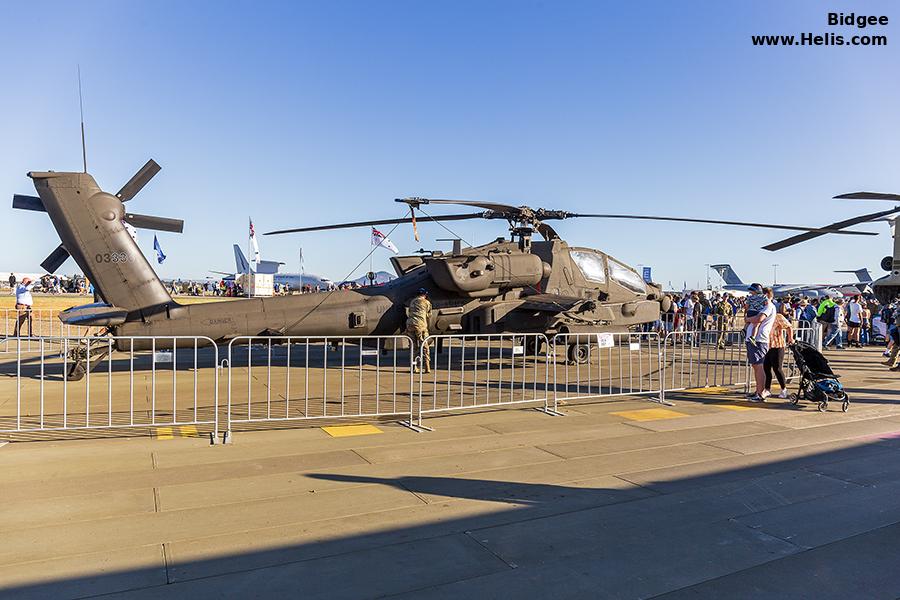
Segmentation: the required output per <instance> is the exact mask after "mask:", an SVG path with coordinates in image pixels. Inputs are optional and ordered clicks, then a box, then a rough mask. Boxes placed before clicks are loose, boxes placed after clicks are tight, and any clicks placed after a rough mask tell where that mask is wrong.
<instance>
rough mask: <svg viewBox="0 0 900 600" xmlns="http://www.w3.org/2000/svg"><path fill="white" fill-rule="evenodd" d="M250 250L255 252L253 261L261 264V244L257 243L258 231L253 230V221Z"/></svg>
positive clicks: (251, 221) (251, 220) (251, 224)
mask: <svg viewBox="0 0 900 600" xmlns="http://www.w3.org/2000/svg"><path fill="white" fill-rule="evenodd" d="M250 248H251V249H252V250H253V261H254V262H257V263H258V262H259V243H257V241H256V231H254V229H253V219H250Z"/></svg>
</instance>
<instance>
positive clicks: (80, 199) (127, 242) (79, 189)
mask: <svg viewBox="0 0 900 600" xmlns="http://www.w3.org/2000/svg"><path fill="white" fill-rule="evenodd" d="M151 162H152V161H151ZM148 164H150V163H148ZM153 164H154V165H155V163H153ZM28 176H29V177H31V179H32V180H33V181H34V187H35V189H36V190H37V192H38V195H39V196H40V198H39V199H37V198H32V199H31V200H28V201H27V203H28V204H29V206H27V207H26V206H25V203H26V201H25V200H22V197H19V199H18V200H17V199H15V198H14V200H13V206H14V207H17V208H28V209H30V210H43V211H45V212H46V213H47V214H48V216H49V217H50V220H51V221H52V222H53V227H54V228H55V229H56V232H57V233H58V234H59V238H60V241H61V242H62V243H61V244H60V246H59V247H58V248H56V249H55V250H54V251H53V253H51V255H50V256H48V257H47V259H46V260H45V261H44V263H43V266H44V267H45V268H46V269H47V270H48V271H51V272H52V271H53V270H55V269H56V268H58V267H59V266H60V265H61V264H62V262H63V261H65V260H66V258H68V257H69V256H71V257H72V258H73V259H74V260H75V262H76V263H77V264H78V266H79V267H80V268H81V270H82V271H83V272H84V274H85V275H86V276H87V277H88V278H89V279H90V281H91V283H93V284H94V289H96V290H97V293H98V294H99V295H100V297H101V298H102V299H103V300H104V301H105V302H107V303H109V304H112V305H114V306H117V307H119V308H124V309H127V310H128V311H137V310H141V309H149V308H153V307H157V306H162V305H167V304H169V303H171V302H172V298H171V296H169V293H168V292H167V291H166V289H165V287H164V286H163V284H162V282H161V281H160V280H159V277H157V275H156V273H155V272H154V271H153V268H152V267H151V266H150V263H149V262H147V259H146V258H145V257H144V255H143V253H142V252H141V251H140V249H139V248H138V246H137V244H136V243H135V241H134V239H133V238H132V237H131V235H130V234H129V233H128V230H127V229H126V228H125V222H128V223H130V224H131V225H133V226H135V227H140V228H144V229H155V230H160V231H177V232H180V231H181V229H182V227H183V223H182V222H181V221H179V220H175V219H164V218H160V217H151V216H147V215H138V214H134V213H126V211H125V206H124V205H123V203H122V200H120V198H119V197H117V196H114V195H113V194H109V193H106V192H104V191H103V190H101V189H100V187H99V186H98V185H97V183H96V181H94V178H93V177H91V176H90V175H89V174H87V173H56V172H52V171H50V172H32V173H29V174H28ZM148 180H149V178H147V177H145V178H144V180H143V181H142V182H141V183H140V185H139V186H138V187H137V189H135V190H134V193H132V194H130V195H129V196H128V197H127V198H126V199H130V198H131V197H133V196H134V194H136V193H137V191H138V190H139V189H140V187H143V185H144V184H146V181H148ZM17 204H18V205H17Z"/></svg>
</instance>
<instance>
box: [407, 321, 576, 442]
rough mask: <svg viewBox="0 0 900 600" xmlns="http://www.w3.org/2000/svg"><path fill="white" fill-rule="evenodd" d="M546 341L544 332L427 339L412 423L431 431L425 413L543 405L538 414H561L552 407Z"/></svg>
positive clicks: (424, 345) (421, 360)
mask: <svg viewBox="0 0 900 600" xmlns="http://www.w3.org/2000/svg"><path fill="white" fill-rule="evenodd" d="M547 342H548V340H547V336H545V335H544V334H541V333H526V334H472V335H432V336H429V337H428V338H426V339H425V341H424V343H423V344H422V346H421V348H420V349H419V356H418V358H417V361H418V364H417V367H422V368H421V370H420V377H419V381H418V386H419V389H418V398H417V405H416V409H415V412H414V413H413V414H410V423H411V424H412V425H414V426H415V427H416V428H421V429H424V430H430V428H429V427H426V426H425V425H423V423H422V418H423V415H427V414H434V413H440V412H452V411H459V410H467V409H469V410H472V409H481V408H491V407H498V406H511V405H520V404H541V406H539V407H538V408H539V410H541V411H543V412H545V413H547V414H550V415H554V416H560V413H558V412H556V411H555V410H554V409H552V408H551V407H550V393H549V383H550V375H549V374H550V364H549V350H548V348H549V345H548V343H547ZM429 362H430V365H431V369H430V371H428V372H426V366H427V365H428V363H429Z"/></svg>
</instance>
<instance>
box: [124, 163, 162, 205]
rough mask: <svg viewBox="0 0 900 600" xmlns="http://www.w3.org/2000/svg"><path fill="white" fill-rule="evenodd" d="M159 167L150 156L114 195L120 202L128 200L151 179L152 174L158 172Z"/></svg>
mask: <svg viewBox="0 0 900 600" xmlns="http://www.w3.org/2000/svg"><path fill="white" fill-rule="evenodd" d="M160 169H162V167H160V166H159V165H158V164H156V161H155V160H153V159H152V158H151V159H150V160H148V161H147V164H145V165H144V166H143V167H141V170H140V171H138V172H137V173H135V174H134V176H133V177H132V178H131V179H129V180H128V183H126V184H125V185H123V186H122V189H121V190H119V193H118V194H116V197H117V198H118V199H119V200H121V201H122V202H128V201H129V200H131V199H132V198H134V197H135V196H137V193H138V192H140V191H141V189H143V187H144V186H145V185H147V183H148V182H149V181H150V180H151V179H153V176H154V175H156V174H157V173H159V171H160Z"/></svg>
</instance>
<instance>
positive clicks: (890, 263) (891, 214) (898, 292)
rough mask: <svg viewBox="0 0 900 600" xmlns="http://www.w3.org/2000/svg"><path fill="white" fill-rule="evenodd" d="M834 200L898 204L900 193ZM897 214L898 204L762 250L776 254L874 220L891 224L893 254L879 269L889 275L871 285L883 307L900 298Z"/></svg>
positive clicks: (854, 195) (845, 196)
mask: <svg viewBox="0 0 900 600" xmlns="http://www.w3.org/2000/svg"><path fill="white" fill-rule="evenodd" d="M834 198H835V200H885V201H888V202H894V203H900V194H885V193H882V192H851V193H849V194H840V195H838V196H835V197H834ZM898 213H900V204H895V206H894V207H893V208H889V209H887V210H881V211H878V212H874V213H870V214H866V215H860V216H858V217H853V218H852V219H846V220H844V221H838V222H837V223H832V224H831V225H826V226H825V227H823V228H822V229H820V230H819V231H807V232H804V233H801V234H798V235H794V236H791V237H789V238H787V239H784V240H781V241H778V242H775V243H772V244H768V245H766V246H763V249H764V250H770V251H773V252H774V251H776V250H781V249H782V248H788V247H790V246H793V245H794V244H799V243H801V242H805V241H807V240H811V239H814V238H817V237H819V236H821V235H825V234H826V233H836V232H838V231H841V230H842V229H844V228H845V227H852V226H853V225H859V224H861V223H871V222H874V221H887V222H889V223H890V225H891V236H892V237H893V238H894V247H893V253H892V254H891V255H889V256H885V257H884V258H882V259H881V268H882V269H884V270H885V271H887V272H888V275H885V276H884V277H881V278H879V279H876V280H875V281H873V282H872V283H871V284H870V285H871V286H872V291H873V292H874V294H875V297H876V298H877V299H878V301H879V302H881V303H882V304H887V303H889V302H892V301H893V300H894V299H895V298H897V297H898V296H900V238H898V236H897V230H896V227H895V219H896V217H897V214H898Z"/></svg>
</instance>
